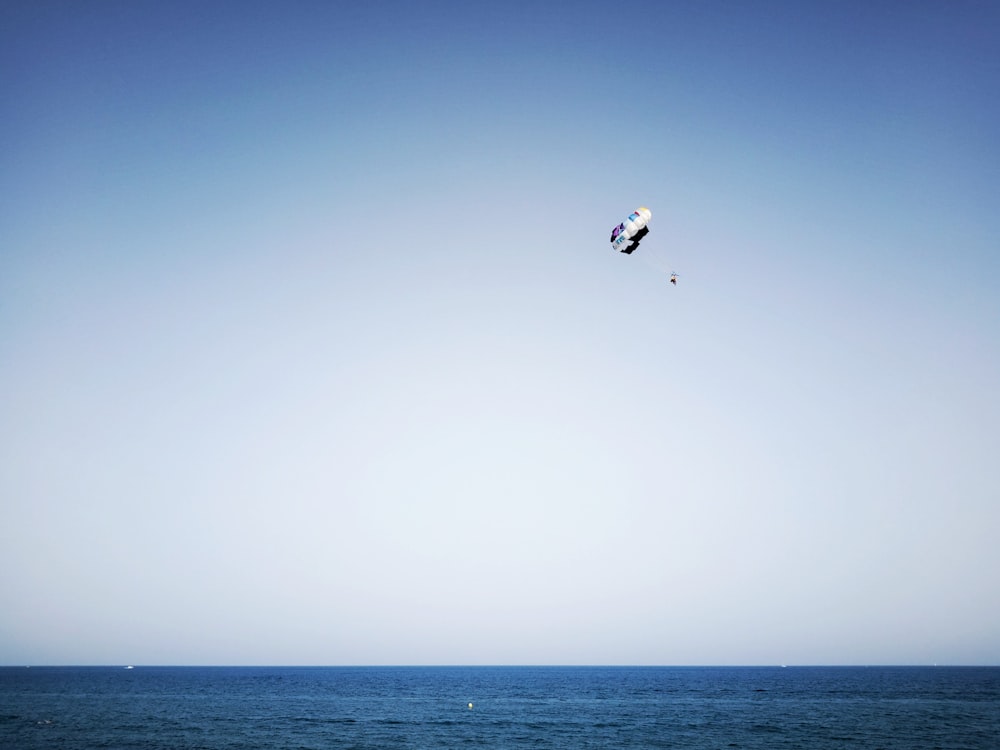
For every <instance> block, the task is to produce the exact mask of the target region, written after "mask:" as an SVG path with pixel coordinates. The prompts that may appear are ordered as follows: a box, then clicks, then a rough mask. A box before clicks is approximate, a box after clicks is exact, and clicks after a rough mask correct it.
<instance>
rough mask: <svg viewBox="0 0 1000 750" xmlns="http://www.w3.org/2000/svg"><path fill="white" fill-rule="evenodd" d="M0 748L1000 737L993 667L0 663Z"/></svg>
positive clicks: (907, 742) (998, 677)
mask: <svg viewBox="0 0 1000 750" xmlns="http://www.w3.org/2000/svg"><path fill="white" fill-rule="evenodd" d="M0 748H2V749H3V750H8V749H10V750H21V749H24V750H31V749H33V748H45V749H46V750H47V749H48V748H81V749H83V748H87V749H88V750H89V749H90V748H120V749H121V750H126V749H131V748H134V749H135V750H154V749H155V750H160V749H163V750H166V749H167V748H170V749H171V750H173V749H178V750H179V749H181V748H190V749H192V750H223V749H236V748H239V749H241V750H245V749H250V748H261V749H262V750H263V749H264V748H267V750H306V749H309V750H312V749H316V750H319V749H321V748H323V749H326V748H344V749H353V750H367V749H369V748H371V749H372V750H375V749H381V748H417V749H421V750H423V749H424V748H427V749H430V748H497V749H498V750H499V749H502V748H533V749H545V748H552V749H553V750H556V749H558V750H563V749H566V750H570V749H572V750H581V749H585V748H594V749H595V750H596V749H597V748H601V749H603V748H688V749H692V750H693V749H695V748H698V749H701V748H744V749H748V750H749V749H754V750H756V749H758V748H759V749H761V750H764V749H767V750H772V749H774V748H807V749H816V750H823V749H826V748H838V749H839V748H872V749H873V750H875V749H878V748H886V749H888V748H904V749H906V750H916V749H921V750H923V749H926V750H933V749H935V748H939V749H940V750H1000V668H996V667H794V666H792V667H732V668H730V667H309V668H302V667H261V668H258V667H146V666H135V668H123V667H121V666H118V667H30V668H27V667H4V668H0Z"/></svg>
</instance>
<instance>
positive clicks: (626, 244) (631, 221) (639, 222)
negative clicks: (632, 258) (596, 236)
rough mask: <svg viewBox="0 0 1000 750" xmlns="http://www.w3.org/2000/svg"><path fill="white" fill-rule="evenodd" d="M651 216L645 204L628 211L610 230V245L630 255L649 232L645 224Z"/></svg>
mask: <svg viewBox="0 0 1000 750" xmlns="http://www.w3.org/2000/svg"><path fill="white" fill-rule="evenodd" d="M652 216H653V214H652V212H651V211H650V210H649V209H648V208H646V207H645V206H640V207H639V208H637V209H636V210H635V211H633V212H632V213H630V214H629V215H628V218H627V219H626V220H625V221H623V222H622V223H621V224H619V225H618V226H616V227H615V228H614V229H612V230H611V247H613V248H614V249H615V250H620V251H621V252H623V253H625V254H626V255H630V254H631V253H632V251H633V250H635V249H636V248H637V247H639V242H640V241H641V240H642V238H643V237H645V236H646V235H647V234H649V227H648V226H646V224H647V223H648V222H649V220H650V219H651V218H652ZM630 241H631V243H630Z"/></svg>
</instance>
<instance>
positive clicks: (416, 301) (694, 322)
mask: <svg viewBox="0 0 1000 750" xmlns="http://www.w3.org/2000/svg"><path fill="white" fill-rule="evenodd" d="M998 38H1000V6H998V5H997V4H996V3H992V2H948V3H945V2H909V3H897V2H868V1H866V2H811V3H801V2H746V3H742V2H697V3H696V2H686V3H659V2H656V3H648V4H647V3H642V2H638V3H629V4H627V5H626V4H621V5H620V6H619V7H614V4H612V3H604V2H593V3H536V2H512V3H507V2H505V3H497V4H495V5H494V6H493V7H488V8H487V7H480V4H478V3H465V2H455V3H444V2H428V3H407V2H399V3H392V2H366V3H360V2H359V3H346V2H343V3H337V2H329V3H327V2H317V3H301V2H300V3H279V2H270V3H255V2H233V3H222V2H214V3H201V2H198V3H195V2H190V3H188V2H176V3H164V2H92V3H77V2H46V1H44V0H42V1H39V2H7V3H4V4H3V6H2V9H0V144H2V145H0V602H2V606H0V663H6V664H21V663H25V664H39V663H50V664H66V663H69V664H76V663H84V664H89V663H138V664H151V663H157V664H456V663H459V664H479V663H486V664H508V663H513V664H524V663H542V664H580V663H583V664H604V663H611V664H622V663H626V664H777V663H789V664H801V663H810V664H866V663H920V664H923V663H935V662H937V663H963V664H964V663H974V664H998V663H1000V596H998V591H1000V543H998V541H997V540H998V538H1000V452H998V451H1000V293H998V291H997V278H998V277H1000V199H998V196H1000V47H998V45H997V39H998ZM639 205H645V206H648V207H649V208H650V209H651V210H652V213H653V218H652V221H651V223H650V227H651V230H652V231H651V233H650V235H649V236H648V237H647V238H646V240H644V241H643V244H642V247H641V248H640V250H639V251H637V252H636V253H635V254H633V255H632V256H626V255H621V254H617V253H614V252H612V251H611V249H610V244H609V242H608V237H609V234H610V231H611V228H612V227H613V226H614V225H615V224H617V223H618V222H619V221H622V220H623V219H624V217H625V216H626V215H627V214H628V213H629V212H630V211H632V210H633V209H634V208H636V207H637V206H639ZM671 271H676V272H678V273H679V274H680V279H679V284H678V285H677V286H676V287H672V286H671V285H670V284H669V283H668V281H667V280H668V277H669V273H670V272H671Z"/></svg>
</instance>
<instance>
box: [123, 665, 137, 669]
mask: <svg viewBox="0 0 1000 750" xmlns="http://www.w3.org/2000/svg"><path fill="white" fill-rule="evenodd" d="M125 669H135V667H133V666H132V665H131V664H129V665H128V666H127V667H125Z"/></svg>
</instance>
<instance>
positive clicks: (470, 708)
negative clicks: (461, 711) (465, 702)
mask: <svg viewBox="0 0 1000 750" xmlns="http://www.w3.org/2000/svg"><path fill="white" fill-rule="evenodd" d="M469 710H470V711H471V710H472V704H471V703H470V704H469Z"/></svg>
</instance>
